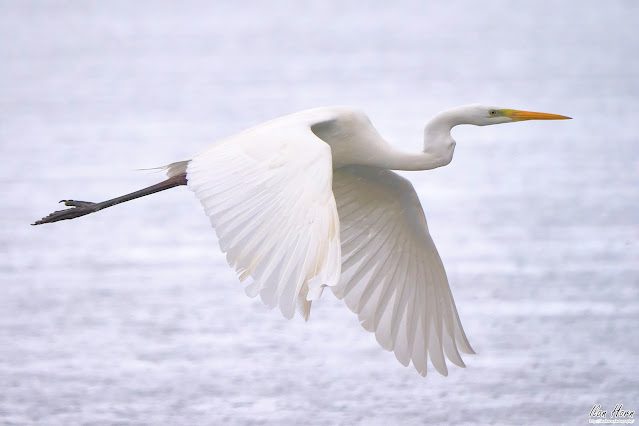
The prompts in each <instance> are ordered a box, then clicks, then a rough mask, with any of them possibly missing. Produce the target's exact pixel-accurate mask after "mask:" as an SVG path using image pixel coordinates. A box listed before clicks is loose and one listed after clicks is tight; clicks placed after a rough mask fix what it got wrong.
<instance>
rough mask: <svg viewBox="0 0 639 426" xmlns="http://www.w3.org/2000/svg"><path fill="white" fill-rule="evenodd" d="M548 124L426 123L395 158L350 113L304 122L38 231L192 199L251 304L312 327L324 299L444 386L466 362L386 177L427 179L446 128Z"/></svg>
mask: <svg viewBox="0 0 639 426" xmlns="http://www.w3.org/2000/svg"><path fill="white" fill-rule="evenodd" d="M568 118H569V117H564V116H561V115H555V114H546V113H538V112H528V111H519V110H514V109H504V108H499V107H494V106H485V105H468V106H462V107H457V108H453V109H450V110H446V111H443V112H440V113H438V114H437V115H435V116H434V117H433V118H432V119H431V120H430V121H429V122H428V123H427V124H426V127H425V129H424V149H423V151H422V152H417V153H410V152H404V151H401V150H398V149H395V148H393V146H391V145H390V144H389V143H388V142H387V141H386V140H384V139H383V138H382V137H381V136H380V134H379V133H378V132H377V130H376V129H375V127H373V125H372V123H371V122H370V120H369V119H368V117H367V116H366V115H365V114H364V113H362V112H361V111H359V110H357V109H354V108H350V107H326V108H316V109H311V110H306V111H301V112H298V113H295V114H292V115H288V116H285V117H281V118H277V119H275V120H272V121H268V122H266V123H263V124H260V125H258V126H255V127H253V128H250V129H248V130H245V131H243V132H241V133H238V134H236V135H234V136H231V137H228V138H226V139H223V140H220V141H218V142H216V143H214V144H213V145H211V146H210V147H208V148H207V149H205V150H204V151H202V152H200V153H199V154H197V155H195V156H194V157H193V158H192V159H190V160H186V161H178V162H175V163H172V164H169V165H168V166H165V167H164V169H166V172H167V176H168V179H167V180H165V181H163V182H160V183H158V184H156V185H153V186H150V187H148V188H145V189H142V190H139V191H136V192H133V193H131V194H127V195H123V196H121V197H117V198H114V199H111V200H107V201H103V202H99V203H92V202H87V201H75V200H63V201H61V202H64V204H65V205H67V206H69V207H70V208H68V209H65V210H60V211H56V212H54V213H51V214H50V215H48V216H47V217H45V218H43V219H41V220H39V221H37V222H35V223H34V225H40V224H44V223H51V222H56V221H59V220H65V219H74V218H77V217H80V216H84V215H87V214H90V213H95V212H97V211H99V210H102V209H104V208H107V207H111V206H114V205H116V204H120V203H122V202H125V201H129V200H133V199H135V198H139V197H143V196H145V195H149V194H153V193H155V192H159V191H163V190H166V189H169V188H173V187H176V186H180V185H187V186H188V187H189V188H190V189H191V190H192V191H193V192H194V193H195V196H196V197H197V198H198V199H199V200H200V202H201V203H202V206H203V207H204V211H205V212H206V215H207V216H208V217H209V219H210V221H211V225H212V226H213V228H214V229H215V231H216V233H217V236H218V238H219V244H220V248H221V250H222V251H223V252H224V253H226V259H227V260H228V263H229V265H230V266H231V267H233V268H235V270H236V271H237V274H238V276H239V279H240V280H241V281H244V280H246V279H247V278H251V280H250V281H251V282H250V284H249V285H248V286H247V287H246V293H247V294H248V295H249V296H251V297H255V296H257V295H258V294H259V295H260V297H261V299H262V301H263V302H264V303H265V304H266V305H267V306H268V307H270V308H273V307H275V306H279V309H280V310H281V312H282V314H283V315H284V316H285V317H286V318H289V319H290V318H292V317H293V315H294V314H295V311H296V309H297V310H298V312H299V313H300V314H301V315H302V316H303V317H304V318H305V319H307V318H308V316H309V313H310V308H311V302H312V301H313V300H316V299H318V298H319V297H320V296H321V294H322V291H323V289H324V288H325V287H330V289H331V290H332V291H333V293H334V294H335V296H337V297H338V298H339V299H344V301H345V302H346V305H347V306H348V308H349V309H350V310H352V311H353V312H354V313H355V314H357V316H358V318H359V321H360V323H361V325H362V327H364V328H365V329H366V330H368V331H371V332H373V333H375V337H376V339H377V341H378V342H379V344H380V345H381V346H382V347H383V348H384V349H387V350H389V351H393V352H394V353H395V356H396V357H397V359H398V360H399V362H400V363H402V364H403V365H404V366H407V365H408V364H409V363H410V362H411V361H412V363H413V365H414V366H415V368H416V369H417V371H418V372H419V373H420V374H421V375H423V376H425V375H426V372H427V359H428V358H430V359H431V363H432V365H433V366H434V367H435V369H436V370H437V371H438V372H439V373H441V374H443V375H447V374H448V368H447V364H446V358H448V360H450V361H451V362H452V363H453V364H455V365H457V366H460V367H465V365H464V362H463V360H462V358H461V356H460V353H459V352H460V351H461V352H464V353H467V354H472V353H474V351H473V349H472V348H471V346H470V344H469V342H468V339H467V338H466V334H465V333H464V329H463V328H462V325H461V321H460V319H459V315H458V313H457V308H456V307H455V302H454V301H453V296H452V294H451V291H450V287H449V284H448V279H447V277H446V272H445V270H444V266H443V264H442V261H441V259H440V257H439V254H438V253H437V249H436V248H435V244H434V243H433V240H432V238H431V236H430V234H429V231H428V226H427V224H426V218H425V216H424V211H423V209H422V206H421V204H420V202H419V198H418V196H417V194H416V193H415V189H414V188H413V185H412V184H411V183H410V182H409V181H408V180H406V179H405V178H403V177H401V176H399V175H398V174H396V173H394V172H393V170H430V169H434V168H436V167H441V166H445V165H447V164H448V163H450V161H451V160H452V158H453V152H454V149H455V140H453V138H452V137H451V134H450V132H451V129H452V128H453V127H454V126H457V125H460V124H473V125H476V126H486V125H490V124H500V123H510V122H513V121H522V120H561V119H568Z"/></svg>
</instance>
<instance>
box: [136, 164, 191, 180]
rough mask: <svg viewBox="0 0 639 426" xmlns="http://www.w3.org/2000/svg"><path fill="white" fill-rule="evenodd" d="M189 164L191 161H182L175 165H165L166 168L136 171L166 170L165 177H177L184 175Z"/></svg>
mask: <svg viewBox="0 0 639 426" xmlns="http://www.w3.org/2000/svg"><path fill="white" fill-rule="evenodd" d="M190 162H191V160H184V161H176V162H175V163H171V164H167V165H166V166H160V167H151V168H148V169H137V170H138V171H145V170H166V175H167V176H168V177H170V178H172V177H174V176H179V175H181V174H183V173H186V166H188V164H189V163H190Z"/></svg>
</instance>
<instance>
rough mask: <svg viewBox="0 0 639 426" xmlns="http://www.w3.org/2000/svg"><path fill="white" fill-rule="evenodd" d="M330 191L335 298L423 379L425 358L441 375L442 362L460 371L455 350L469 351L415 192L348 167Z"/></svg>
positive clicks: (378, 172)
mask: <svg viewBox="0 0 639 426" xmlns="http://www.w3.org/2000/svg"><path fill="white" fill-rule="evenodd" d="M333 192H334V195H335V199H336V202H337V211H338V214H339V218H340V227H341V245H342V255H343V258H342V275H341V278H340V280H339V284H338V285H337V286H336V287H333V288H332V290H333V292H334V293H335V295H336V296H337V297H338V298H343V299H344V300H345V302H346V305H347V306H348V307H349V308H350V309H351V310H352V311H353V312H355V313H356V314H358V317H359V320H360V322H361V324H362V326H363V327H364V328H365V329H366V330H369V331H373V332H374V333H375V337H376V339H377V341H378V342H379V344H380V345H381V346H382V347H383V348H385V349H387V350H391V351H393V352H394V353H395V356H396V357H397V359H398V361H399V362H401V363H402V364H404V365H408V364H409V363H410V361H412V362H413V365H414V366H415V368H416V369H417V371H419V372H420V373H421V374H422V375H424V376H425V375H426V372H427V359H428V358H429V357H430V359H431V362H432V364H433V366H434V367H435V369H436V370H437V371H439V372H440V373H441V374H443V375H447V374H448V367H447V365H446V358H448V359H449V360H450V361H451V362H452V363H454V364H455V365H458V366H460V367H464V366H465V365H464V362H463V360H462V359H461V356H460V354H459V351H460V350H461V351H462V352H465V353H474V352H473V350H472V348H471V347H470V345H469V344H468V339H467V338H466V335H465V333H464V330H463V328H462V326H461V322H460V320H459V315H458V313H457V309H456V307H455V302H454V301H453V298H452V294H451V292H450V287H449V285H448V279H447V278H446V272H445V270H444V266H443V264H442V262H441V259H440V257H439V254H438V253H437V249H436V248H435V245H434V243H433V240H432V238H431V236H430V234H429V232H428V226H427V224H426V218H425V216H424V212H423V210H422V207H421V204H420V203H419V199H418V197H417V195H416V194H415V190H414V189H413V186H412V185H411V184H410V182H408V181H407V180H406V179H404V178H402V177H400V176H399V175H397V174H396V173H393V172H391V171H389V170H384V169H377V168H373V167H367V166H348V167H344V168H340V169H338V170H336V171H335V172H334V175H333Z"/></svg>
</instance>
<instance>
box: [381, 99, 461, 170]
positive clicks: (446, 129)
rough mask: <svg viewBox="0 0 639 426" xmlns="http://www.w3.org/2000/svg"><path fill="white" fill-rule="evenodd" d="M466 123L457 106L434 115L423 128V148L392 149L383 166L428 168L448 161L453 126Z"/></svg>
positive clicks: (451, 156) (413, 168)
mask: <svg viewBox="0 0 639 426" xmlns="http://www.w3.org/2000/svg"><path fill="white" fill-rule="evenodd" d="M459 124H467V122H466V121H465V120H464V114H460V111H458V108H454V109H450V110H447V111H442V112H440V113H439V114H437V115H435V116H434V117H433V118H432V119H431V120H430V121H429V122H428V123H427V124H426V127H425V128H424V150H423V152H420V153H408V152H402V151H397V150H393V152H392V153H390V154H389V155H388V156H387V158H386V159H387V161H388V164H386V165H385V167H387V168H389V169H392V170H430V169H435V168H437V167H442V166H445V165H447V164H448V163H450V162H451V161H452V159H453V153H454V152H455V140H454V139H453V138H452V136H451V135H450V131H451V129H452V128H453V127H455V126H457V125H459Z"/></svg>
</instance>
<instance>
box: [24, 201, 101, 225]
mask: <svg viewBox="0 0 639 426" xmlns="http://www.w3.org/2000/svg"><path fill="white" fill-rule="evenodd" d="M60 202H61V203H64V205H65V206H70V207H71V208H70V209H64V210H58V211H55V212H53V213H51V214H49V215H48V216H46V217H43V218H42V219H40V220H38V221H36V222H35V223H32V225H42V224H43V223H52V222H57V221H59V220H67V219H75V218H76V217H80V216H84V215H87V214H90V213H94V212H97V211H98V210H99V208H97V204H96V203H92V202H90V201H76V200H62V201H60Z"/></svg>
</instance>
